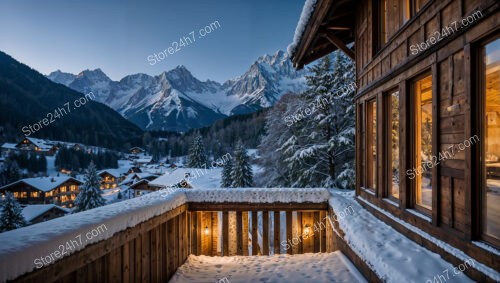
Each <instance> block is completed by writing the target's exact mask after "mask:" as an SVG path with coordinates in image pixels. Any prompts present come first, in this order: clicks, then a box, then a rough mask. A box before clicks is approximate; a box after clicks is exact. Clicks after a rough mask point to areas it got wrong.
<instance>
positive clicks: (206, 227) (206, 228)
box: [205, 226, 210, 235]
mask: <svg viewBox="0 0 500 283" xmlns="http://www.w3.org/2000/svg"><path fill="white" fill-rule="evenodd" d="M209 232H210V231H209V230H208V226H205V235H208V233H209Z"/></svg>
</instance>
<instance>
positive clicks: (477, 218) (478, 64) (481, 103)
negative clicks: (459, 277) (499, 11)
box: [471, 33, 500, 248]
mask: <svg viewBox="0 0 500 283" xmlns="http://www.w3.org/2000/svg"><path fill="white" fill-rule="evenodd" d="M498 39H500V34H499V33H497V34H495V35H493V36H490V37H488V38H487V39H485V40H483V41H482V42H480V43H479V44H478V45H477V47H478V48H477V50H474V52H473V54H472V55H473V56H471V57H472V58H471V59H472V61H473V62H472V66H473V67H474V68H475V69H476V76H475V77H476V80H475V81H476V82H477V84H476V85H471V89H472V90H474V89H475V90H477V92H476V93H479V94H480V95H478V96H477V97H478V99H477V105H476V107H474V108H475V110H476V111H477V114H478V115H471V116H472V117H471V118H472V119H474V117H477V120H476V121H474V120H473V121H472V124H473V125H475V126H476V132H477V133H478V135H479V140H480V142H479V146H477V147H476V148H475V149H472V150H473V153H476V154H472V157H474V156H475V158H474V159H473V160H471V163H472V164H475V165H479V166H475V168H477V169H476V170H474V169H471V170H474V171H473V172H472V176H474V179H473V184H476V185H477V186H478V188H479V189H478V190H477V191H478V193H477V195H473V193H471V198H472V203H473V205H472V207H475V209H473V210H474V211H476V212H477V213H476V214H475V215H473V217H472V221H473V222H475V223H472V225H471V226H472V227H473V228H474V230H475V231H474V232H473V233H474V234H475V235H476V237H475V238H478V239H480V240H482V241H485V242H487V243H488V244H490V245H493V246H496V247H497V248H499V247H500V240H499V239H496V238H494V237H491V236H489V235H487V234H486V233H485V228H484V225H485V217H486V213H485V210H486V187H487V184H485V180H486V179H485V176H486V172H485V170H484V168H485V163H484V158H482V157H483V156H485V155H486V147H485V140H486V139H485V137H486V123H485V122H484V118H481V119H479V117H485V116H486V91H485V90H486V80H485V77H486V73H485V70H486V65H485V64H484V61H483V58H484V55H485V46H486V45H488V44H489V43H492V42H493V41H495V40H498ZM471 84H473V82H471Z"/></svg>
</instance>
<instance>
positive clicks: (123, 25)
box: [0, 0, 304, 82]
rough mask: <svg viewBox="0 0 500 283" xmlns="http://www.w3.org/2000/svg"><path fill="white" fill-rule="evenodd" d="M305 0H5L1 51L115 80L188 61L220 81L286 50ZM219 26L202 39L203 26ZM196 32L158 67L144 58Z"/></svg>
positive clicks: (0, 15)
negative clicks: (97, 72)
mask: <svg viewBox="0 0 500 283" xmlns="http://www.w3.org/2000/svg"><path fill="white" fill-rule="evenodd" d="M303 4H304V0H176V1H174V0H163V1H148V0H142V1H139V0H135V1H132V0H122V1H118V0H111V1H104V0H100V1H97V0H87V1H82V0H77V1H67V0H57V1H56V0H48V1H38V0H30V1H26V0H6V1H1V2H0V50H1V51H4V52H6V53H7V54H9V55H11V56H13V57H14V58H15V59H17V60H19V61H21V62H22V63H25V64H27V65H29V66H30V67H33V68H34V69H36V70H38V71H39V72H41V73H43V74H48V73H50V72H51V71H54V70H56V69H60V70H62V71H65V72H71V73H78V72H80V71H82V70H84V69H94V68H101V69H102V70H103V71H104V72H105V73H106V74H107V75H108V76H110V78H111V79H113V80H119V79H121V78H122V77H124V76H126V75H129V74H133V73H139V72H140V73H146V74H151V75H157V74H159V73H161V72H162V71H165V70H170V69H172V68H174V67H175V66H177V65H181V64H182V65H185V66H186V67H187V68H188V69H189V70H191V72H192V73H193V74H194V75H195V76H197V77H198V78H199V79H201V80H205V79H212V80H216V81H219V82H223V81H225V80H226V79H229V78H233V77H235V76H238V75H240V74H242V73H243V72H244V71H246V69H247V68H248V67H249V66H250V64H251V63H253V61H255V60H256V59H257V58H258V57H259V56H262V55H263V54H265V53H270V54H272V53H275V52H276V50H278V49H282V50H286V47H287V45H288V44H289V43H290V42H291V41H292V38H293V33H294V31H295V27H296V24H297V21H298V19H299V17H300V13H301V11H302V6H303ZM214 21H218V22H219V23H220V27H219V28H218V29H216V30H214V31H213V32H212V33H210V34H208V35H206V36H205V37H202V38H199V35H198V32H199V30H200V29H202V28H204V27H205V26H207V25H209V24H210V23H212V22H214ZM191 31H194V32H195V34H196V42H194V43H192V44H190V45H189V46H185V47H179V48H180V51H178V52H176V53H174V54H169V55H168V57H167V58H166V59H164V60H162V61H160V62H157V63H156V64H155V65H154V66H151V65H150V62H148V60H147V57H148V55H152V54H154V53H158V52H161V51H163V50H165V49H167V48H168V47H169V46H172V42H174V41H179V38H180V37H183V36H189V33H190V32H191Z"/></svg>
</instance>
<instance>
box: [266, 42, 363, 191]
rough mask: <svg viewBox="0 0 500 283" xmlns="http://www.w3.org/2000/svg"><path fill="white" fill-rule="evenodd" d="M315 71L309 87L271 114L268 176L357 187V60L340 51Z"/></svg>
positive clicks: (281, 181)
mask: <svg viewBox="0 0 500 283" xmlns="http://www.w3.org/2000/svg"><path fill="white" fill-rule="evenodd" d="M309 71H310V75H308V76H306V80H307V85H308V90H307V91H306V92H304V93H303V94H301V95H298V96H297V97H296V98H294V99H291V98H288V99H287V101H286V103H287V105H286V106H283V107H281V106H280V108H279V110H277V111H278V112H277V113H274V114H270V115H268V117H267V121H266V125H267V126H268V129H267V132H268V134H267V135H268V136H267V137H264V138H263V139H262V143H261V145H260V146H259V148H260V149H261V151H262V152H261V157H262V158H263V161H262V162H261V164H263V165H264V166H263V167H264V168H265V170H263V171H264V173H262V174H264V175H266V174H267V175H271V177H272V178H269V179H268V180H269V182H274V183H271V185H272V186H276V183H278V186H279V184H284V185H286V186H291V187H319V186H320V187H333V186H337V187H342V188H346V187H351V188H352V184H353V182H354V169H353V168H354V133H355V131H354V116H355V115H354V114H355V113H354V110H355V108H354V103H353V96H354V93H355V84H354V82H355V72H354V64H353V62H352V61H351V60H350V59H349V58H347V57H346V56H345V55H344V54H342V53H341V52H338V51H337V52H334V53H333V54H332V55H331V56H325V57H324V58H322V59H321V60H320V62H319V63H318V64H317V65H314V66H313V67H311V68H310V70H309ZM278 105H279V103H278ZM271 112H275V110H274V109H273V110H271ZM283 122H285V123H283ZM283 124H285V126H283ZM280 168H286V171H284V170H280ZM268 170H269V171H268ZM266 185H269V184H266Z"/></svg>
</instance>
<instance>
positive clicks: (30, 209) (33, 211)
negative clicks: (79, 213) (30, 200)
mask: <svg viewBox="0 0 500 283" xmlns="http://www.w3.org/2000/svg"><path fill="white" fill-rule="evenodd" d="M52 208H57V209H60V210H62V211H64V212H66V213H67V212H69V210H67V209H65V208H62V207H59V206H57V205H55V204H32V205H27V206H26V207H25V208H23V212H22V213H23V216H24V219H26V221H28V222H30V221H31V220H33V219H35V218H37V217H38V216H40V215H42V214H44V213H45V212H47V211H49V210H51V209H52Z"/></svg>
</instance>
